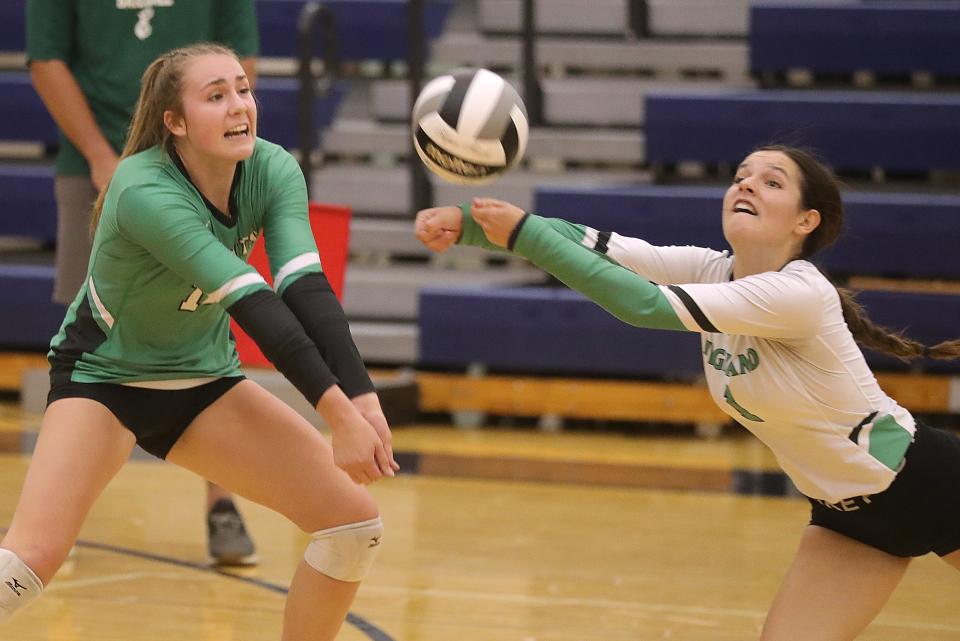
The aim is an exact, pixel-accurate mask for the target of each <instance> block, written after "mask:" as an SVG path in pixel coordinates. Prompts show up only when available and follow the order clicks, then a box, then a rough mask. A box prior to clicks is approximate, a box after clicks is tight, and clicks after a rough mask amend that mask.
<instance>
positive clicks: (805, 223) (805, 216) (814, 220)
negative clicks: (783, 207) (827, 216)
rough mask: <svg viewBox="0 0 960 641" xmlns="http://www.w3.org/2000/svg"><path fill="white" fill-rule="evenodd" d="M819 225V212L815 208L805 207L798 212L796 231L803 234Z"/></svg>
mask: <svg viewBox="0 0 960 641" xmlns="http://www.w3.org/2000/svg"><path fill="white" fill-rule="evenodd" d="M819 226H820V212H819V211H817V210H816V209H807V210H804V211H802V212H800V218H799V219H798V220H797V231H798V232H799V233H801V234H803V235H804V236H806V235H807V234H809V233H810V232H812V231H813V230H814V229H816V228H817V227H819Z"/></svg>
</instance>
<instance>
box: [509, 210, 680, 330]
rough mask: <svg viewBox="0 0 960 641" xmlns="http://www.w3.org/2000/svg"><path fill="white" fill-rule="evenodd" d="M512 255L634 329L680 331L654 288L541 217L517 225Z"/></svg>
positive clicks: (662, 298) (676, 322)
mask: <svg viewBox="0 0 960 641" xmlns="http://www.w3.org/2000/svg"><path fill="white" fill-rule="evenodd" d="M521 224H522V227H521V228H520V230H519V233H517V234H516V242H515V244H514V245H513V247H512V250H513V251H514V253H516V254H518V255H520V256H523V257H525V258H527V259H528V260H530V262H532V263H533V264H534V265H536V266H537V267H540V268H541V269H543V270H544V271H547V272H549V273H550V274H553V275H554V276H555V277H557V278H558V279H559V280H560V281H561V282H563V283H564V284H565V285H567V286H568V287H570V288H571V289H575V290H577V291H578V292H580V293H582V294H584V295H586V296H587V297H589V298H590V299H591V300H593V301H594V302H595V303H597V304H598V305H600V306H601V307H603V308H604V309H605V310H607V311H608V312H610V313H611V314H613V315H614V316H616V317H617V318H619V319H620V320H622V321H624V322H626V323H629V324H631V325H636V326H638V327H651V328H657V329H676V330H684V329H685V327H684V326H683V323H682V322H681V321H680V319H679V318H678V317H677V315H676V313H675V312H674V311H673V308H672V307H671V306H670V303H669V302H668V301H667V300H666V298H665V297H664V295H663V293H662V292H661V291H660V288H659V287H657V286H656V285H654V284H653V283H651V282H650V281H648V280H647V279H645V278H642V277H640V276H638V275H636V274H634V273H633V272H631V271H629V270H628V269H625V268H623V267H620V266H619V265H615V264H611V263H610V262H608V261H607V260H606V258H605V257H603V256H601V255H600V254H597V253H596V252H594V251H592V250H590V249H587V248H586V247H585V246H583V245H581V244H579V243H572V242H570V239H569V238H568V237H566V236H564V235H562V234H561V233H560V232H558V231H557V230H556V229H554V228H553V226H552V225H551V224H550V223H549V222H548V221H547V220H546V219H543V218H540V217H539V216H534V215H528V216H526V217H525V219H524V220H522V221H521Z"/></svg>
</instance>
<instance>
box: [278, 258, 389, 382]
mask: <svg viewBox="0 0 960 641" xmlns="http://www.w3.org/2000/svg"><path fill="white" fill-rule="evenodd" d="M283 302H285V303H286V304H287V306H288V307H289V308H290V309H291V310H293V313H294V314H296V316H297V318H298V319H300V322H301V323H303V327H304V329H306V330H307V336H309V337H310V338H311V339H312V340H313V342H314V343H316V345H317V349H319V350H320V355H321V356H322V357H323V360H324V361H325V362H326V363H327V364H328V365H329V366H330V369H331V370H333V373H334V374H335V375H336V376H337V378H338V379H339V380H340V387H341V388H343V391H344V393H345V394H346V395H347V396H348V397H349V398H354V397H356V396H359V395H360V394H364V393H366V392H372V391H374V387H373V381H371V380H370V375H369V374H368V373H367V368H366V366H365V365H364V364H363V359H362V358H360V352H359V351H357V346H356V345H355V344H354V342H353V336H351V335H350V326H349V325H348V324H347V317H346V316H344V314H343V308H342V307H340V302H339V301H338V300H337V297H336V295H335V294H334V293H333V290H332V289H331V288H330V282H329V281H328V280H327V277H326V276H325V275H323V273H310V274H305V275H303V276H301V277H300V278H298V279H297V280H296V281H295V282H293V283H291V284H290V285H289V286H288V287H287V288H286V289H285V290H284V292H283Z"/></svg>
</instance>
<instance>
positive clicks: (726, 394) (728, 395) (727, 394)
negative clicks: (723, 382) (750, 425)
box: [723, 385, 763, 423]
mask: <svg viewBox="0 0 960 641" xmlns="http://www.w3.org/2000/svg"><path fill="white" fill-rule="evenodd" d="M723 398H724V400H725V401H727V405H729V406H730V407H732V408H733V409H735V410H737V413H738V414H740V416H742V417H743V418H745V419H747V420H748V421H753V422H755V423H763V419H762V418H760V417H759V416H757V415H756V414H751V413H750V412H749V411H748V410H747V409H746V408H745V407H743V406H741V405H740V404H739V403H737V401H736V399H734V398H733V392H731V391H730V386H729V385H727V386H725V387H724V388H723Z"/></svg>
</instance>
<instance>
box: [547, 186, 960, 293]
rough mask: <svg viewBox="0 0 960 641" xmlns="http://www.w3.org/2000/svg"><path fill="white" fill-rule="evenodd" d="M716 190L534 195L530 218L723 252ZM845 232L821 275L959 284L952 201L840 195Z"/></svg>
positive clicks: (957, 214)
mask: <svg viewBox="0 0 960 641" xmlns="http://www.w3.org/2000/svg"><path fill="white" fill-rule="evenodd" d="M723 193H724V188H722V187H685V186H680V187H678V186H657V185H645V186H638V187H540V188H538V189H537V190H536V195H535V205H534V211H536V212H537V213H538V214H541V215H543V216H550V217H556V218H563V219H564V220H568V221H570V222H577V223H583V224H585V225H588V226H590V227H594V228H596V229H600V230H603V231H616V232H618V233H620V234H623V235H625V236H633V237H636V238H642V239H644V240H646V241H647V242H650V243H652V244H654V245H697V246H699V247H711V248H713V249H718V250H724V249H728V246H727V243H726V241H725V240H724V238H723V230H722V228H721V223H720V218H721V216H720V210H721V204H722V199H723ZM843 200H844V209H845V212H846V230H845V232H844V234H843V235H842V236H841V238H840V240H839V241H837V244H836V245H834V246H833V247H831V248H829V249H827V250H825V251H824V252H823V253H822V254H821V255H820V256H818V257H816V259H815V262H817V263H818V264H819V265H821V266H822V267H823V268H824V269H826V270H827V271H828V272H829V273H831V274H833V275H836V276H841V275H861V276H886V277H906V278H945V279H960V260H957V258H956V251H957V250H956V248H957V247H960V196H956V195H939V194H921V193H867V192H860V193H857V192H846V193H844V195H843Z"/></svg>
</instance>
